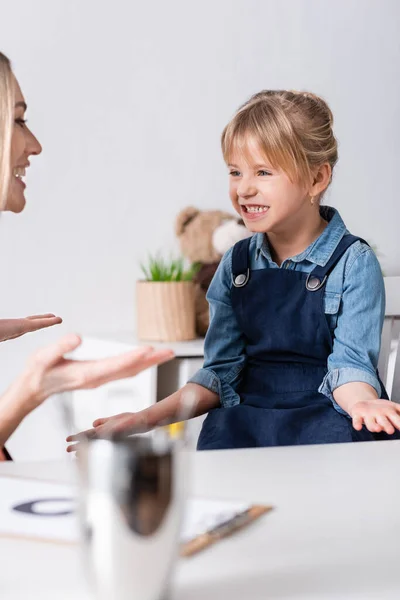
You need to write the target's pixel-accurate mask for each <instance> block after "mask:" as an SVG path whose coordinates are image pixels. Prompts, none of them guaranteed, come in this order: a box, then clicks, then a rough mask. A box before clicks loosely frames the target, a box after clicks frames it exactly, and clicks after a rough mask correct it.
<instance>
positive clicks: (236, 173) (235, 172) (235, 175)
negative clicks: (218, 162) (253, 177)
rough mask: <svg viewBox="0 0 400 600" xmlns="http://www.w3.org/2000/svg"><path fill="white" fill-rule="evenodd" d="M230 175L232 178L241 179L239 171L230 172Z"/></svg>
mask: <svg viewBox="0 0 400 600" xmlns="http://www.w3.org/2000/svg"><path fill="white" fill-rule="evenodd" d="M229 175H232V177H239V175H240V172H239V171H229Z"/></svg>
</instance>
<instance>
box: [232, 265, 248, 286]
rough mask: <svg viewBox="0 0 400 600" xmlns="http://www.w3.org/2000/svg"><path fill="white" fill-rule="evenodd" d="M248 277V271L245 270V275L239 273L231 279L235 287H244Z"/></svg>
mask: <svg viewBox="0 0 400 600" xmlns="http://www.w3.org/2000/svg"><path fill="white" fill-rule="evenodd" d="M249 277H250V270H249V269H247V273H240V274H239V275H236V276H235V277H233V278H232V283H233V285H234V286H235V287H243V286H244V285H246V283H247V282H248V280H249Z"/></svg>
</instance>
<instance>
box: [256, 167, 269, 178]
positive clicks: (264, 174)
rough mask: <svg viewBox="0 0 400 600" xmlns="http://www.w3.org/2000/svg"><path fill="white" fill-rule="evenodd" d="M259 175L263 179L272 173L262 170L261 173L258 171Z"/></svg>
mask: <svg viewBox="0 0 400 600" xmlns="http://www.w3.org/2000/svg"><path fill="white" fill-rule="evenodd" d="M257 175H261V177H265V176H266V175H271V173H270V172H269V171H264V169H262V170H261V171H258V173H257Z"/></svg>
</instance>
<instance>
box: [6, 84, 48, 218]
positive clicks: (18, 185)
mask: <svg viewBox="0 0 400 600" xmlns="http://www.w3.org/2000/svg"><path fill="white" fill-rule="evenodd" d="M14 86H15V107H14V129H13V134H12V140H11V180H10V186H9V189H8V196H7V202H6V206H5V210H9V211H11V212H14V213H19V212H21V211H22V210H23V209H24V206H25V187H26V185H25V182H24V181H23V177H24V176H25V170H26V169H27V167H29V164H30V163H29V157H30V156H32V155H33V154H40V153H41V151H42V147H41V145H40V144H39V142H38V140H37V139H36V138H35V136H34V135H33V133H32V132H31V131H30V130H29V129H28V127H27V126H26V122H25V111H26V108H27V107H26V104H25V100H24V97H23V95H22V92H21V88H20V87H19V85H18V81H17V80H16V79H15V78H14Z"/></svg>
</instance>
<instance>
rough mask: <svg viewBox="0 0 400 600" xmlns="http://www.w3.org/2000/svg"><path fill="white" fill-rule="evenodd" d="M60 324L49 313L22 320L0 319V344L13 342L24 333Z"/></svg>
mask: <svg viewBox="0 0 400 600" xmlns="http://www.w3.org/2000/svg"><path fill="white" fill-rule="evenodd" d="M60 323H62V319H61V318H60V317H56V316H55V315H53V314H51V313H48V314H46V315H33V316H31V317H25V318H24V319H0V342H5V341H7V340H13V339H15V338H18V337H21V335H25V333H31V332H32V331H38V330H39V329H44V328H45V327H52V326H53V325H59V324H60Z"/></svg>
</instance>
